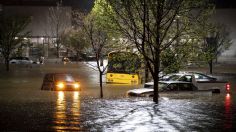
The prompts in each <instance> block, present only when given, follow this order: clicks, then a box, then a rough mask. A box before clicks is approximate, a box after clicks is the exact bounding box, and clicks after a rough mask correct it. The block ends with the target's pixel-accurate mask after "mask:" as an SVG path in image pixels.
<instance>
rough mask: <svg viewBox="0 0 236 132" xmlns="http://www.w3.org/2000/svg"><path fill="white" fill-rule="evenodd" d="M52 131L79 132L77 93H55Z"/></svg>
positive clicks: (78, 98)
mask: <svg viewBox="0 0 236 132" xmlns="http://www.w3.org/2000/svg"><path fill="white" fill-rule="evenodd" d="M54 115H55V116H54V118H55V119H54V123H55V124H54V127H53V128H54V129H55V130H56V131H58V130H60V131H61V130H62V131H63V130H67V131H79V130H80V127H79V126H80V94H79V92H69V93H65V92H63V91H59V92H58V93H57V102H56V109H55V113H54Z"/></svg>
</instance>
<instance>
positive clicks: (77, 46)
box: [62, 28, 88, 59]
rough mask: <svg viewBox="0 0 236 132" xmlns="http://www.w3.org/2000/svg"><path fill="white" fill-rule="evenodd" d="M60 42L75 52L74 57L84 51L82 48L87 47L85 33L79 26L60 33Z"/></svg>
mask: <svg viewBox="0 0 236 132" xmlns="http://www.w3.org/2000/svg"><path fill="white" fill-rule="evenodd" d="M62 44H63V45H64V46H65V47H66V48H67V49H69V50H71V51H74V52H76V57H77V59H78V57H79V56H80V57H81V55H82V54H83V53H84V50H85V49H86V48H88V43H87V42H86V39H85V35H84V33H83V31H82V29H81V28H79V29H76V30H75V29H71V30H70V31H68V32H66V33H64V34H63V35H62Z"/></svg>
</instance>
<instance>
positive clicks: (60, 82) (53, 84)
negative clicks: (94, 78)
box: [41, 73, 81, 91]
mask: <svg viewBox="0 0 236 132" xmlns="http://www.w3.org/2000/svg"><path fill="white" fill-rule="evenodd" d="M41 90H55V91H67V90H72V91H80V90H81V89H80V83H79V82H78V81H76V80H75V79H74V77H73V76H72V75H71V74H65V73H48V74H46V75H45V76H44V79H43V84H42V87H41Z"/></svg>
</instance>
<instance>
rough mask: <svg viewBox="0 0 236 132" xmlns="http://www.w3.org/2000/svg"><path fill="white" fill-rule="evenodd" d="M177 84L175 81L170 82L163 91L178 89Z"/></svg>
mask: <svg viewBox="0 0 236 132" xmlns="http://www.w3.org/2000/svg"><path fill="white" fill-rule="evenodd" d="M178 89H179V88H178V84H177V83H171V84H169V85H168V86H167V87H166V90H165V91H178Z"/></svg>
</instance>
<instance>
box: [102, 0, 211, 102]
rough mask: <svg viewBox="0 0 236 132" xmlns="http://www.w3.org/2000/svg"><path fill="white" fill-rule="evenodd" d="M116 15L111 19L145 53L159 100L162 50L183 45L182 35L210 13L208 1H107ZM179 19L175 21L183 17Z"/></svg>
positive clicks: (154, 99)
mask: <svg viewBox="0 0 236 132" xmlns="http://www.w3.org/2000/svg"><path fill="white" fill-rule="evenodd" d="M107 1H108V3H109V5H108V6H104V7H105V8H106V7H107V9H109V8H110V7H112V10H113V12H115V15H113V14H111V15H110V16H111V17H112V20H113V22H114V23H116V25H118V27H119V30H120V31H121V32H122V35H124V37H125V38H128V39H129V40H131V41H132V42H133V43H134V44H135V45H136V48H137V49H138V51H139V52H140V53H141V54H142V55H143V56H144V59H145V61H146V65H147V67H148V69H149V71H150V73H151V75H152V78H153V80H154V97H153V101H154V102H156V103H158V81H159V72H160V70H161V69H160V64H161V61H160V60H161V54H162V52H163V51H166V50H168V49H169V50H172V49H173V48H175V47H179V46H184V45H185V44H187V42H188V41H185V42H181V41H180V39H181V38H182V37H186V38H187V37H188V36H190V34H191V33H192V30H191V28H190V27H192V26H194V25H195V24H197V22H198V21H197V20H199V16H201V15H205V14H207V13H206V12H207V10H206V9H208V8H209V5H208V3H207V1H205V0H200V1H199V0H121V1H117V0H107ZM180 18H181V20H179V21H180V22H178V23H176V22H175V21H176V20H178V19H180Z"/></svg>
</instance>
